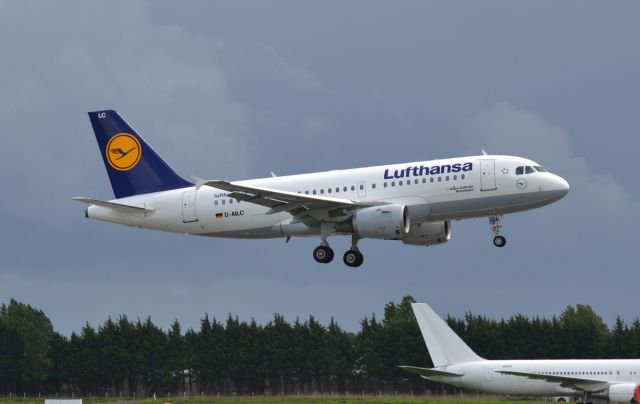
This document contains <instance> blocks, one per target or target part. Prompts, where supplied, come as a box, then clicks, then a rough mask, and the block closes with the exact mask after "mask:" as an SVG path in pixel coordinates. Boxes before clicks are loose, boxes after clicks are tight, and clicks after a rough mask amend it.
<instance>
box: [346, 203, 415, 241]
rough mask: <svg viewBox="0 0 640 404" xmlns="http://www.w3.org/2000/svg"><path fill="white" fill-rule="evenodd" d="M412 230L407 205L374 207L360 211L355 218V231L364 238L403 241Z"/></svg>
mask: <svg viewBox="0 0 640 404" xmlns="http://www.w3.org/2000/svg"><path fill="white" fill-rule="evenodd" d="M410 229H411V220H410V218H409V209H407V206H406V205H381V206H372V207H370V208H364V209H360V210H358V211H357V212H356V214H355V215H354V217H353V230H354V231H355V232H356V233H357V234H358V235H359V236H360V237H364V238H380V239H387V240H389V239H401V238H403V237H405V236H406V234H407V233H409V230H410Z"/></svg>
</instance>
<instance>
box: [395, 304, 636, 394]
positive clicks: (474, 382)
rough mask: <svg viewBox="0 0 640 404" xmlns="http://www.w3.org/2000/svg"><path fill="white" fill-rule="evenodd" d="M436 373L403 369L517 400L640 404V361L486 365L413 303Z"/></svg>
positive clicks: (434, 317) (425, 309)
mask: <svg viewBox="0 0 640 404" xmlns="http://www.w3.org/2000/svg"><path fill="white" fill-rule="evenodd" d="M411 308H412V309H413V313H414V314H415V316H416V319H417V321H418V325H419V327H420V331H421V332H422V337H423V338H424V341H425V343H426V345H427V349H428V351H429V355H430V356H431V360H432V362H433V366H434V367H433V368H421V367H415V366H400V367H401V368H402V369H404V370H406V371H408V372H411V373H415V374H417V375H419V376H420V377H422V378H423V379H427V380H432V381H436V382H441V383H446V384H452V385H454V386H457V387H460V388H464V389H470V390H476V391H484V392H488V393H494V394H505V395H513V396H526V397H541V396H577V395H580V396H581V397H583V401H582V402H587V398H595V399H602V400H608V401H611V402H616V403H638V402H640V359H567V360H564V359H561V360H557V359H554V360H487V359H483V358H481V357H480V356H478V355H477V354H476V353H475V352H473V350H471V348H470V347H469V346H468V345H467V344H465V343H464V341H463V340H462V339H461V338H460V337H459V336H458V335H456V333H455V332H454V331H453V330H452V329H451V328H450V327H449V326H448V325H447V323H446V322H445V321H444V320H443V319H442V318H440V317H439V316H438V315H437V314H436V313H435V312H434V311H433V309H432V308H431V307H429V305H427V304H426V303H412V304H411Z"/></svg>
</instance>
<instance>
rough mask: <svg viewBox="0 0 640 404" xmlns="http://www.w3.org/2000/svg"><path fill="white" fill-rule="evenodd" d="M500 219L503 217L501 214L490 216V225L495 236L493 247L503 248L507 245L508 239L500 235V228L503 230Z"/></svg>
mask: <svg viewBox="0 0 640 404" xmlns="http://www.w3.org/2000/svg"><path fill="white" fill-rule="evenodd" d="M500 219H502V215H501V214H500V213H496V214H495V215H493V216H489V224H490V225H491V230H492V231H493V234H494V237H493V245H494V246H496V247H500V248H502V247H504V246H505V245H506V244H507V239H506V238H505V237H504V236H501V235H500V228H502V225H501V224H500Z"/></svg>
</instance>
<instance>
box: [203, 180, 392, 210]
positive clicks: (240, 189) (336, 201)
mask: <svg viewBox="0 0 640 404" xmlns="http://www.w3.org/2000/svg"><path fill="white" fill-rule="evenodd" d="M203 186H208V187H213V188H217V189H222V190H224V191H228V192H229V197H230V198H235V199H239V200H241V201H245V202H250V203H255V204H257V205H261V206H266V207H269V208H271V209H270V210H269V211H267V215H270V214H274V213H280V212H289V213H291V214H292V215H294V216H298V215H300V214H301V213H303V212H306V211H308V210H310V209H324V210H334V209H336V210H340V209H342V210H343V211H342V212H339V213H340V214H346V211H347V210H351V209H358V208H361V207H365V206H374V205H380V204H384V202H374V203H359V202H354V201H352V200H351V199H344V198H334V197H327V196H319V195H307V194H299V193H297V192H289V191H281V190H277V189H270V188H262V187H255V186H248V185H242V184H238V183H235V182H229V181H221V180H213V181H208V180H198V181H197V184H196V187H197V188H200V187H203ZM340 214H338V215H340Z"/></svg>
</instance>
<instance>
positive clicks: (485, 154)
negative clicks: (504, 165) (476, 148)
mask: <svg viewBox="0 0 640 404" xmlns="http://www.w3.org/2000/svg"><path fill="white" fill-rule="evenodd" d="M480 150H482V155H483V156H488V154H487V152H486V151H484V149H480Z"/></svg>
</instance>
